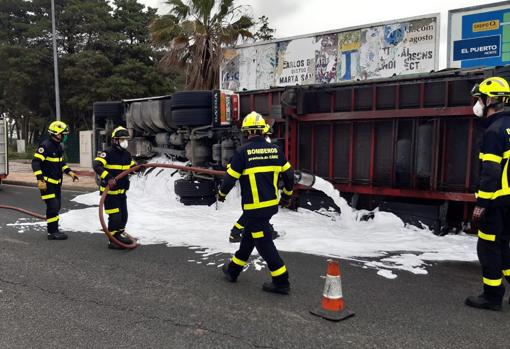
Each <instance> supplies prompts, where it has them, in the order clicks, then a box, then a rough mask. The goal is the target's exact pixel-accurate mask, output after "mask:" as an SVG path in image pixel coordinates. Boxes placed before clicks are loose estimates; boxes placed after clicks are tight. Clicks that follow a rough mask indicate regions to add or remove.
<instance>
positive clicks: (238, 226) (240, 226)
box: [234, 222, 244, 229]
mask: <svg viewBox="0 0 510 349" xmlns="http://www.w3.org/2000/svg"><path fill="white" fill-rule="evenodd" d="M234 227H236V228H237V229H244V227H243V226H242V225H241V224H239V223H237V222H236V224H234Z"/></svg>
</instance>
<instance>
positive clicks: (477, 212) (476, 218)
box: [471, 206, 485, 233]
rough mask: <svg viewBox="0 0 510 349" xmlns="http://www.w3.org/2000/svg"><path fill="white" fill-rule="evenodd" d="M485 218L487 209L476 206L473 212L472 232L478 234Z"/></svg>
mask: <svg viewBox="0 0 510 349" xmlns="http://www.w3.org/2000/svg"><path fill="white" fill-rule="evenodd" d="M484 217H485V207H480V206H475V209H474V210H473V216H472V218H471V231H473V232H475V233H478V228H479V227H480V223H481V222H482V221H483V219H484Z"/></svg>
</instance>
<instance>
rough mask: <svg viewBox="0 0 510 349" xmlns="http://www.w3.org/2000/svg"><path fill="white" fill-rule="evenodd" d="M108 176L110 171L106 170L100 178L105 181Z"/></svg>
mask: <svg viewBox="0 0 510 349" xmlns="http://www.w3.org/2000/svg"><path fill="white" fill-rule="evenodd" d="M106 176H108V171H106V170H104V171H103V173H101V176H100V177H101V179H104V178H105V177H106Z"/></svg>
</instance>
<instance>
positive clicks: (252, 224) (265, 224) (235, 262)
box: [228, 215, 289, 284]
mask: <svg viewBox="0 0 510 349" xmlns="http://www.w3.org/2000/svg"><path fill="white" fill-rule="evenodd" d="M270 219H271V217H248V216H246V215H243V221H244V233H243V238H242V240H241V245H240V246H239V250H238V251H237V252H236V253H235V254H234V256H233V257H232V260H231V262H230V263H229V266H228V269H229V273H230V274H231V275H232V276H234V277H236V278H237V276H239V274H240V273H241V271H242V270H243V267H244V266H245V265H246V264H247V263H248V259H249V258H250V255H251V253H252V251H253V249H254V248H256V249H257V251H258V252H259V254H260V256H261V257H262V258H263V259H264V261H266V263H267V266H268V268H269V271H270V272H271V276H272V278H273V282H274V283H275V284H288V283H289V281H288V279H289V273H288V271H287V268H286V267H285V264H284V262H283V260H282V259H281V257H280V255H279V253H278V250H277V249H276V246H275V245H274V243H273V239H272V237H271V231H272V229H271V226H270V224H269V220H270Z"/></svg>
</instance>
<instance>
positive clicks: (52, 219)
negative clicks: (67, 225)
mask: <svg viewBox="0 0 510 349" xmlns="http://www.w3.org/2000/svg"><path fill="white" fill-rule="evenodd" d="M59 219H60V216H56V217H52V218H48V219H47V220H46V222H47V223H53V222H56V221H58V220H59Z"/></svg>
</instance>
